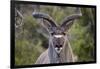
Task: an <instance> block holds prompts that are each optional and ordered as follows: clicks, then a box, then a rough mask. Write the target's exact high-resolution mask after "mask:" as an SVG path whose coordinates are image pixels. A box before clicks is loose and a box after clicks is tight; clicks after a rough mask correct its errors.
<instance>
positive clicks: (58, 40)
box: [32, 12, 81, 54]
mask: <svg viewBox="0 0 100 69" xmlns="http://www.w3.org/2000/svg"><path fill="white" fill-rule="evenodd" d="M32 15H33V17H34V18H36V19H43V20H44V22H43V24H42V25H43V26H44V27H45V28H46V29H47V30H48V32H49V33H50V42H51V44H52V46H53V48H54V49H55V51H56V52H57V53H58V54H59V53H60V52H61V50H62V48H63V46H64V44H65V42H66V33H65V32H66V31H68V29H69V28H70V27H71V26H72V24H73V21H74V20H75V19H77V18H79V17H80V16H81V14H74V15H71V16H68V17H66V18H65V19H64V20H63V21H62V24H61V25H60V26H57V25H56V23H55V21H54V20H53V19H52V18H51V17H50V16H49V15H48V14H45V13H41V12H33V14H32Z"/></svg>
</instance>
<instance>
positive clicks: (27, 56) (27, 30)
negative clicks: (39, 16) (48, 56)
mask: <svg viewBox="0 0 100 69" xmlns="http://www.w3.org/2000/svg"><path fill="white" fill-rule="evenodd" d="M15 7H16V8H17V9H18V10H19V11H20V12H21V13H22V15H23V17H24V18H23V25H22V26H19V27H17V28H15V65H33V64H34V63H35V61H36V60H37V58H38V57H39V55H40V54H41V53H42V52H44V51H45V50H46V49H47V48H48V36H49V35H48V32H47V31H46V30H45V29H44V28H43V27H41V25H40V24H39V23H41V22H43V21H42V20H36V19H34V18H33V17H32V13H33V12H43V13H46V14H49V15H50V16H51V17H52V18H53V19H54V20H55V21H56V22H57V23H58V24H61V23H60V22H61V21H62V20H63V19H64V18H65V17H66V16H68V15H71V14H74V13H76V10H75V9H76V7H67V6H66V7H64V6H45V5H29V4H27V5H24V4H16V5H15ZM81 12H82V15H83V16H82V17H81V18H80V19H77V20H75V21H74V24H73V26H72V27H71V28H70V30H69V31H68V32H67V35H68V38H69V41H70V44H71V46H72V49H73V52H74V54H75V55H77V57H78V62H87V61H94V60H95V59H94V58H95V45H94V44H95V39H94V38H95V25H96V23H95V9H94V8H81Z"/></svg>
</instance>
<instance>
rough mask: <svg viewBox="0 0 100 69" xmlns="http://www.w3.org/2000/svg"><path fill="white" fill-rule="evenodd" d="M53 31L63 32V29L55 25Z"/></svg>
mask: <svg viewBox="0 0 100 69" xmlns="http://www.w3.org/2000/svg"><path fill="white" fill-rule="evenodd" d="M53 32H55V33H62V29H61V28H60V27H54V28H53Z"/></svg>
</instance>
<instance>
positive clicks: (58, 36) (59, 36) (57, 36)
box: [54, 35, 63, 38]
mask: <svg viewBox="0 0 100 69" xmlns="http://www.w3.org/2000/svg"><path fill="white" fill-rule="evenodd" d="M54 37H56V38H61V37H63V35H54Z"/></svg>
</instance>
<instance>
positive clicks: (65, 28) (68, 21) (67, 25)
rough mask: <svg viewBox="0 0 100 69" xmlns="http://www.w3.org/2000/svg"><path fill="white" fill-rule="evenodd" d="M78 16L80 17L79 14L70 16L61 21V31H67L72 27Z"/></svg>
mask: <svg viewBox="0 0 100 69" xmlns="http://www.w3.org/2000/svg"><path fill="white" fill-rule="evenodd" d="M80 16H82V15H81V14H73V15H71V16H68V17H66V18H65V19H64V20H63V21H62V25H61V28H62V29H63V31H68V30H69V28H70V27H71V26H72V25H73V23H74V20H75V19H78V18H79V17H80Z"/></svg>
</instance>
